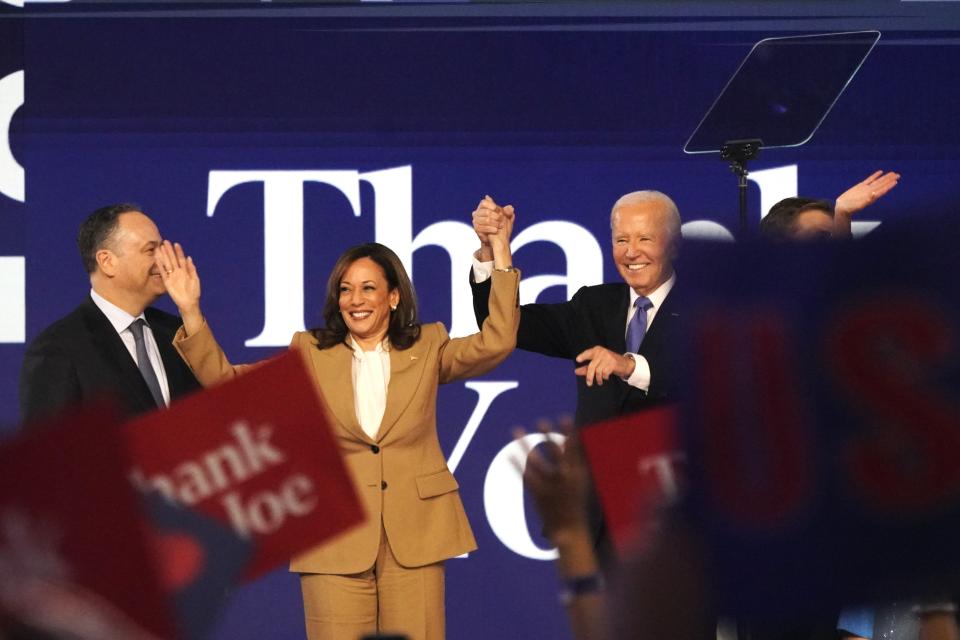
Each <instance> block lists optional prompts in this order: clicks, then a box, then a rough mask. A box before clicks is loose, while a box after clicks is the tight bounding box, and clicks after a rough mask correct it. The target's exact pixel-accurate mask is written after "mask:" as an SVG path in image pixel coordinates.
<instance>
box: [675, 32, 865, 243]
mask: <svg viewBox="0 0 960 640" xmlns="http://www.w3.org/2000/svg"><path fill="white" fill-rule="evenodd" d="M879 39H880V32H879V31H855V32H849V33H826V34H818V35H807V36H790V37H786V38H767V39H765V40H761V41H760V42H758V43H757V44H755V45H754V46H753V48H752V49H751V50H750V53H748V54H747V57H746V58H745V59H744V60H743V62H742V63H740V67H739V68H738V69H737V70H736V72H735V73H734V74H733V76H732V77H731V78H730V80H729V81H728V82H727V84H726V86H725V87H724V88H723V90H722V91H721V92H720V95H719V96H717V99H716V100H714V102H713V105H712V106H711V107H710V109H709V110H708V111H707V113H706V115H704V117H703V119H702V120H701V121H700V124H699V125H697V128H696V129H695V130H694V132H693V134H692V135H691V136H690V139H689V140H687V143H686V144H685V145H684V147H683V150H684V152H685V153H689V154H697V153H719V154H720V158H721V159H722V160H725V161H727V162H728V163H729V164H730V169H731V170H732V171H733V173H734V174H735V175H736V176H737V186H738V190H739V231H738V233H737V235H738V237H744V236H746V234H747V233H748V232H749V230H750V226H749V224H748V216H747V210H748V209H747V176H748V171H747V163H748V162H749V161H751V160H753V159H755V158H756V157H757V155H758V154H759V153H760V150H761V149H773V148H777V147H798V146H800V145H802V144H804V143H806V142H807V141H808V140H810V138H812V137H813V134H814V133H816V131H817V129H818V128H819V127H820V124H821V123H822V122H823V121H824V119H825V118H826V117H827V114H828V113H829V112H830V109H831V108H832V107H833V105H834V103H836V101H837V99H838V98H839V97H840V95H841V94H842V93H843V90H844V89H846V87H847V85H848V84H850V81H851V80H852V79H853V76H854V75H855V74H856V73H857V71H858V70H859V69H860V66H861V65H862V64H863V62H864V60H866V58H867V56H868V55H869V54H870V51H871V50H872V49H873V47H874V45H876V43H877V40H879Z"/></svg>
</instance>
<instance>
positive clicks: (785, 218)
mask: <svg viewBox="0 0 960 640" xmlns="http://www.w3.org/2000/svg"><path fill="white" fill-rule="evenodd" d="M899 180H900V174H898V173H893V172H892V171H889V172H886V173H884V172H883V171H876V172H874V173H873V174H871V175H870V176H869V177H867V178H866V179H865V180H863V181H862V182H858V183H857V184H855V185H853V186H852V187H850V188H849V189H847V190H846V191H844V192H843V193H842V194H840V197H838V198H837V199H836V201H835V203H831V202H830V201H829V200H821V199H818V198H784V199H783V200H781V201H780V202H778V203H777V204H775V205H773V206H772V207H770V211H769V212H768V213H767V215H766V216H764V217H763V219H762V220H761V221H760V235H761V236H763V237H765V238H769V239H773V240H815V239H826V238H849V237H850V236H851V229H852V224H853V223H852V220H853V216H854V214H856V213H857V212H858V211H861V210H863V209H864V208H865V207H867V206H869V205H871V204H873V203H874V202H876V201H877V200H879V199H880V198H881V197H883V196H884V195H886V194H887V193H889V192H890V190H891V189H893V188H894V187H895V186H897V183H898V182H899Z"/></svg>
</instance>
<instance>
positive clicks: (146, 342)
mask: <svg viewBox="0 0 960 640" xmlns="http://www.w3.org/2000/svg"><path fill="white" fill-rule="evenodd" d="M90 297H91V298H92V299H93V304H95V305H97V308H98V309H100V311H102V312H103V315H105V316H107V320H109V321H110V324H111V325H112V326H113V328H114V330H116V332H117V334H118V335H119V336H120V339H121V340H122V341H123V346H125V347H126V348H127V351H128V352H129V353H130V357H131V358H133V362H134V364H136V365H137V366H139V365H140V363H139V362H137V343H136V341H135V340H134V339H133V332H132V331H130V325H131V324H133V321H134V320H136V319H137V318H143V321H144V322H145V323H146V322H147V319H146V318H145V317H144V315H143V313H141V314H140V315H139V316H132V315H130V314H129V313H127V312H126V311H124V310H123V309H121V308H120V307H118V306H117V305H115V304H113V303H112V302H110V301H109V300H107V299H106V298H104V297H103V296H101V295H100V294H99V293H97V292H96V291H94V290H93V289H91V290H90ZM143 346H144V347H146V349H147V359H148V360H150V366H152V367H153V371H154V373H156V374H157V382H159V383H160V392H161V393H162V394H163V402H164V404H166V405H167V406H168V407H169V406H170V385H169V384H168V383H167V372H166V371H165V370H164V368H163V360H162V359H161V358H160V350H159V349H158V348H157V340H156V338H154V337H153V330H152V329H151V328H150V324H149V323H147V324H145V325H144V331H143Z"/></svg>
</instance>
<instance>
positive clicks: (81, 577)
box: [0, 407, 173, 639]
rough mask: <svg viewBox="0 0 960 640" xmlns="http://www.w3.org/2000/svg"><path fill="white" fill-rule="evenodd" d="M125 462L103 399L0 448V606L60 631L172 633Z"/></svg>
mask: <svg viewBox="0 0 960 640" xmlns="http://www.w3.org/2000/svg"><path fill="white" fill-rule="evenodd" d="M125 469H126V462H125V460H124V458H123V451H122V448H121V438H120V433H119V427H118V426H117V422H116V419H115V415H114V413H113V412H112V411H110V410H108V409H106V408H104V407H100V408H91V409H87V410H84V411H80V412H76V413H74V414H73V415H70V416H67V417H63V418H59V419H57V420H55V421H51V422H49V423H46V424H43V425H40V426H38V427H37V428H36V430H35V431H32V432H30V433H27V434H26V435H25V436H23V437H21V438H18V439H16V440H14V441H11V442H8V443H6V444H4V445H3V447H0V610H6V611H8V612H9V613H11V614H13V615H15V616H16V617H17V618H19V619H21V620H23V621H24V622H27V623H28V624H30V625H31V626H35V627H37V628H39V629H42V630H45V631H47V632H50V633H52V634H53V635H57V636H59V635H61V634H64V635H73V634H74V633H76V634H77V635H80V636H84V637H104V638H107V637H113V638H131V639H145V638H151V637H156V636H160V637H172V636H173V627H172V623H171V618H170V615H169V611H168V609H167V601H166V597H165V596H164V593H163V589H162V588H161V585H160V581H159V578H158V576H157V574H156V572H155V568H154V566H155V565H154V561H153V558H152V548H151V546H150V543H149V542H148V540H151V539H152V538H150V537H149V536H148V534H147V530H146V526H145V522H144V521H143V519H142V515H141V508H140V501H139V498H138V496H137V495H136V493H135V492H134V491H133V490H132V489H131V487H130V485H129V483H128V482H127V481H126V477H125Z"/></svg>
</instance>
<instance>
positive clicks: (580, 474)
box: [513, 417, 589, 537]
mask: <svg viewBox="0 0 960 640" xmlns="http://www.w3.org/2000/svg"><path fill="white" fill-rule="evenodd" d="M537 430H538V431H539V432H540V433H542V434H543V435H544V436H545V437H546V441H545V442H544V443H543V444H542V445H539V446H538V447H537V448H535V449H532V450H528V451H527V464H526V467H525V468H524V471H523V483H524V485H525V486H526V487H527V490H528V491H530V494H531V496H532V497H533V501H534V504H535V505H536V507H537V512H538V513H539V514H540V518H541V519H542V520H543V527H544V530H545V531H546V532H547V534H548V535H549V536H551V537H553V536H555V535H557V534H558V533H561V532H568V531H572V530H585V529H586V528H587V526H588V525H587V506H586V505H587V492H588V486H589V476H588V474H587V468H586V463H585V462H584V458H583V452H582V450H581V448H580V438H579V436H578V435H577V434H576V433H575V432H574V428H573V421H572V420H571V419H570V418H569V417H567V418H563V419H561V420H560V433H561V434H562V435H563V436H565V438H566V440H565V442H564V444H563V446H562V447H561V446H560V445H559V444H557V442H556V441H555V440H554V439H551V436H555V432H554V431H553V425H552V424H551V423H550V422H549V421H547V420H543V421H541V422H540V423H539V424H538V425H537ZM525 435H526V431H524V430H523V428H517V429H515V430H514V432H513V436H514V438H516V439H518V440H519V439H521V438H523V437H524V436H525Z"/></svg>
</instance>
